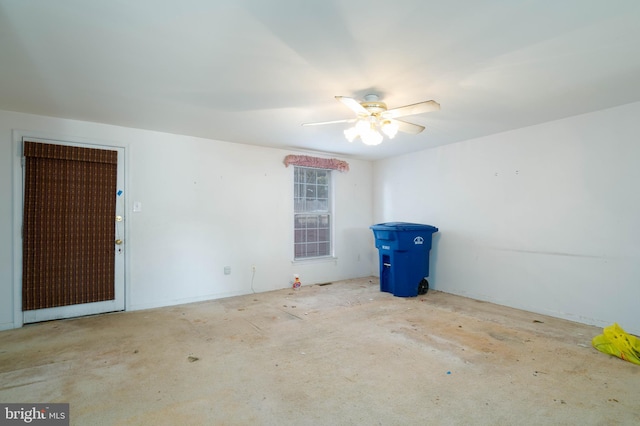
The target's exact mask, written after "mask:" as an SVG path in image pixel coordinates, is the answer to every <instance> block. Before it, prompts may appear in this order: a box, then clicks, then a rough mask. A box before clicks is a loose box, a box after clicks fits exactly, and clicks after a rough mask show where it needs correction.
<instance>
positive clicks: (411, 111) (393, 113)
mask: <svg viewBox="0 0 640 426" xmlns="http://www.w3.org/2000/svg"><path fill="white" fill-rule="evenodd" d="M439 109H440V104H439V103H437V102H436V101H424V102H418V103H417V104H411V105H405V106H402V107H398V108H393V109H388V110H386V111H385V112H384V113H382V116H383V117H384V118H398V117H404V116H406V115H416V114H423V113H425V112H431V111H438V110H439Z"/></svg>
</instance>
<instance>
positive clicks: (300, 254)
mask: <svg viewBox="0 0 640 426" xmlns="http://www.w3.org/2000/svg"><path fill="white" fill-rule="evenodd" d="M293 185H294V188H293V193H294V195H293V197H294V200H293V204H294V216H295V217H294V231H295V237H294V257H295V259H308V258H313V257H324V256H330V255H331V170H325V169H313V168H309V167H295V168H294V178H293Z"/></svg>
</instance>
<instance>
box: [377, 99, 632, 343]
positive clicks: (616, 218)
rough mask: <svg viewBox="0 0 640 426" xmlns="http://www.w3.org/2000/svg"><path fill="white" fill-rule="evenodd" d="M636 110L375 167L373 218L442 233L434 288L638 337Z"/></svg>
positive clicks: (617, 111)
mask: <svg viewBox="0 0 640 426" xmlns="http://www.w3.org/2000/svg"><path fill="white" fill-rule="evenodd" d="M638 117H640V103H634V104H630V105H626V106H622V107H618V108H613V109H608V110H604V111H600V112H596V113H592V114H585V115H581V116H577V117H572V118H568V119H564V120H560V121H555V122H551V123H546V124H543V125H538V126H534V127H528V128H524V129H519V130H515V131H511V132H507V133H502V134H498V135H493V136H489V137H484V138H480V139H476V140H469V141H465V142H462V143H457V144H453V145H448V146H443V147H438V148H434V149H429V150H425V151H422V152H420V153H417V154H411V155H406V156H402V157H397V158H392V159H387V160H384V161H379V162H376V163H375V164H374V222H376V223H378V222H387V221H407V222H418V223H426V224H430V225H434V226H437V227H438V228H439V229H440V232H439V233H438V234H435V235H434V237H435V239H434V248H433V250H432V253H431V267H432V269H431V278H430V280H429V281H430V284H431V287H432V288H435V289H437V290H441V291H444V292H449V293H454V294H459V295H463V296H468V297H472V298H476V299H480V300H485V301H491V302H495V303H499V304H504V305H508V306H512V307H516V308H520V309H525V310H528V311H532V312H538V313H543V314H548V315H552V316H556V317H561V318H566V319H570V320H575V321H579V322H583V323H588V324H593V325H602V326H603V325H609V324H611V323H613V322H618V323H619V324H620V325H621V326H622V327H623V328H625V329H626V330H627V331H629V332H633V333H636V334H637V333H640V315H639V314H638V309H639V306H640V305H638V303H639V301H640V224H639V221H640V191H639V189H638V185H639V184H640V163H639V160H640V139H639V138H638Z"/></svg>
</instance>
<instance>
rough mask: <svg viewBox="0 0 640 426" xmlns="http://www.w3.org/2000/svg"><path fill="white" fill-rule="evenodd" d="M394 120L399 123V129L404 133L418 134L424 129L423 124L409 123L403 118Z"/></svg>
mask: <svg viewBox="0 0 640 426" xmlns="http://www.w3.org/2000/svg"><path fill="white" fill-rule="evenodd" d="M393 121H394V122H395V123H397V124H398V130H399V131H401V132H404V133H410V134H412V135H417V134H418V133H420V132H422V131H423V130H424V126H421V125H419V124H413V123H407V122H406V121H402V120H393Z"/></svg>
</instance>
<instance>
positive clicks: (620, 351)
mask: <svg viewBox="0 0 640 426" xmlns="http://www.w3.org/2000/svg"><path fill="white" fill-rule="evenodd" d="M591 344H592V345H593V347H594V348H596V349H597V350H599V351H600V352H604V353H606V354H610V355H614V356H617V357H618V358H622V359H624V360H625V361H629V362H632V363H634V364H638V365H640V339H638V338H637V337H636V336H634V335H632V334H628V333H626V332H625V331H624V330H623V329H622V327H620V326H619V325H618V324H617V323H614V324H613V325H610V326H608V327H605V328H604V330H603V334H600V335H598V336H596V337H594V338H593V340H592V341H591Z"/></svg>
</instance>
